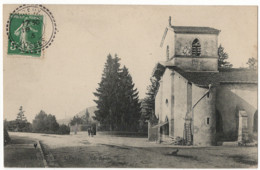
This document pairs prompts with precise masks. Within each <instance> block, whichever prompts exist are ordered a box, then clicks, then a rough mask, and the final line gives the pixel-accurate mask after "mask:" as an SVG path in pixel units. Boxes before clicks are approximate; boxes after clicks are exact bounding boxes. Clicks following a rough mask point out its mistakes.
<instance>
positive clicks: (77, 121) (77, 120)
mask: <svg viewBox="0 0 260 170" xmlns="http://www.w3.org/2000/svg"><path fill="white" fill-rule="evenodd" d="M83 122H84V121H83V119H82V118H81V117H79V116H74V117H73V118H72V120H71V121H70V125H72V126H74V125H76V124H82V123H83Z"/></svg>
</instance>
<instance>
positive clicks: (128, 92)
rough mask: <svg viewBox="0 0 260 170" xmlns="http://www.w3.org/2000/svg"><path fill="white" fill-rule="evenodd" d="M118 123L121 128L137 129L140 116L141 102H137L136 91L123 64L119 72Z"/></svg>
mask: <svg viewBox="0 0 260 170" xmlns="http://www.w3.org/2000/svg"><path fill="white" fill-rule="evenodd" d="M120 77H121V78H120V83H121V85H120V99H121V100H120V101H121V104H120V106H121V107H120V109H121V115H120V124H121V126H120V127H121V128H122V130H127V131H137V130H138V129H139V119H140V116H141V104H140V102H139V97H138V91H137V89H136V88H135V84H134V83H133V80H132V76H131V75H130V74H129V71H128V69H127V68H126V67H125V66H124V67H123V69H122V72H121V74H120Z"/></svg>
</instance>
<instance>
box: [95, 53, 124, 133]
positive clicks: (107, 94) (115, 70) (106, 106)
mask: <svg viewBox="0 0 260 170" xmlns="http://www.w3.org/2000/svg"><path fill="white" fill-rule="evenodd" d="M119 60H120V59H119V58H118V57H117V56H116V57H115V58H114V59H113V58H112V56H111V55H110V54H109V55H108V56H107V61H106V64H105V68H104V71H103V74H102V78H101V82H100V83H99V87H98V88H97V89H96V92H95V93H94V95H95V96H96V97H97V100H94V101H95V102H96V104H97V108H98V110H97V111H95V117H94V119H95V120H98V121H99V122H100V124H101V128H104V129H106V130H108V128H109V129H110V130H114V129H115V128H116V123H115V122H117V119H116V118H117V116H116V115H117V112H116V111H117V110H118V109H117V107H118V105H119V104H118V101H119V98H118V94H117V93H118V91H119V72H120V63H119Z"/></svg>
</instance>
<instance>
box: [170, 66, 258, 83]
mask: <svg viewBox="0 0 260 170" xmlns="http://www.w3.org/2000/svg"><path fill="white" fill-rule="evenodd" d="M168 68H170V69H172V70H174V71H177V72H178V73H179V74H180V75H181V76H183V77H184V78H185V79H187V80H188V81H189V82H191V83H194V84H196V85H198V86H208V85H209V84H211V85H213V86H217V85H219V84H220V83H257V72H256V71H252V70H248V69H225V70H219V72H185V71H183V70H182V69H180V68H178V67H176V66H169V67H168Z"/></svg>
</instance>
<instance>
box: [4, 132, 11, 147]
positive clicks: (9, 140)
mask: <svg viewBox="0 0 260 170" xmlns="http://www.w3.org/2000/svg"><path fill="white" fill-rule="evenodd" d="M9 142H11V138H10V136H9V134H8V132H7V130H6V128H4V145H6V144H8V143H9Z"/></svg>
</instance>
